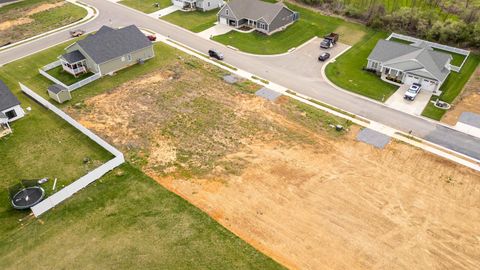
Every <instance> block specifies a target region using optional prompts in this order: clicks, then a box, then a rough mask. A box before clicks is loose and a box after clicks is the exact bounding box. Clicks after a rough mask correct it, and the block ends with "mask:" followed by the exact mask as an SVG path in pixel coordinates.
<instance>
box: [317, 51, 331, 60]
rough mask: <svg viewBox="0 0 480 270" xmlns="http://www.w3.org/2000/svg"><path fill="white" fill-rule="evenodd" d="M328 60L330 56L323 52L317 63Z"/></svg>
mask: <svg viewBox="0 0 480 270" xmlns="http://www.w3.org/2000/svg"><path fill="white" fill-rule="evenodd" d="M328 58H330V54H329V53H327V52H324V53H322V54H320V56H319V57H318V61H322V62H323V61H326V60H327V59H328Z"/></svg>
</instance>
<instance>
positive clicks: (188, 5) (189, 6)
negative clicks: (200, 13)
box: [182, 0, 197, 11]
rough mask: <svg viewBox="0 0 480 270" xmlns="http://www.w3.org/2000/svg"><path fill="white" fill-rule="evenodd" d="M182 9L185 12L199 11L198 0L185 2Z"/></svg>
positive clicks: (186, 0) (185, 0)
mask: <svg viewBox="0 0 480 270" xmlns="http://www.w3.org/2000/svg"><path fill="white" fill-rule="evenodd" d="M182 9H183V10H185V11H193V10H196V9H197V0H184V1H183V6H182Z"/></svg>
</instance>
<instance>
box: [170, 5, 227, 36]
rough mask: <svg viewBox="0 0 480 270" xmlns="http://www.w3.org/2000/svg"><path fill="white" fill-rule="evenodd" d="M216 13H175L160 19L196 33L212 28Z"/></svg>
mask: <svg viewBox="0 0 480 270" xmlns="http://www.w3.org/2000/svg"><path fill="white" fill-rule="evenodd" d="M218 11H219V10H218V9H214V10H210V11H206V12H203V11H198V10H197V11H190V12H184V11H175V12H173V13H171V14H168V15H167V16H164V17H162V18H161V19H162V20H165V21H167V22H171V23H173V24H176V25H178V26H180V27H183V28H185V29H188V30H190V31H192V32H195V33H198V32H202V31H203V30H206V29H208V28H210V27H212V26H214V23H215V22H216V21H217V13H218Z"/></svg>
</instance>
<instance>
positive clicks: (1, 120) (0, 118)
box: [0, 112, 12, 138]
mask: <svg viewBox="0 0 480 270" xmlns="http://www.w3.org/2000/svg"><path fill="white" fill-rule="evenodd" d="M10 133H12V129H11V128H10V124H9V123H8V117H7V116H6V115H5V114H4V113H2V112H0V138H1V137H3V136H6V135H8V134H10Z"/></svg>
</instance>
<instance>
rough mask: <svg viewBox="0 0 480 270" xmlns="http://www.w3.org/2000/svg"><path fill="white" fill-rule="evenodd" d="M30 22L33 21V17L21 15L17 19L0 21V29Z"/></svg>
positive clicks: (3, 29)
mask: <svg viewBox="0 0 480 270" xmlns="http://www.w3.org/2000/svg"><path fill="white" fill-rule="evenodd" d="M32 22H33V19H31V18H28V17H27V18H25V17H22V18H19V19H15V20H11V21H6V22H2V23H0V31H5V30H8V29H10V28H12V27H14V26H18V25H23V24H29V23H32Z"/></svg>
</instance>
